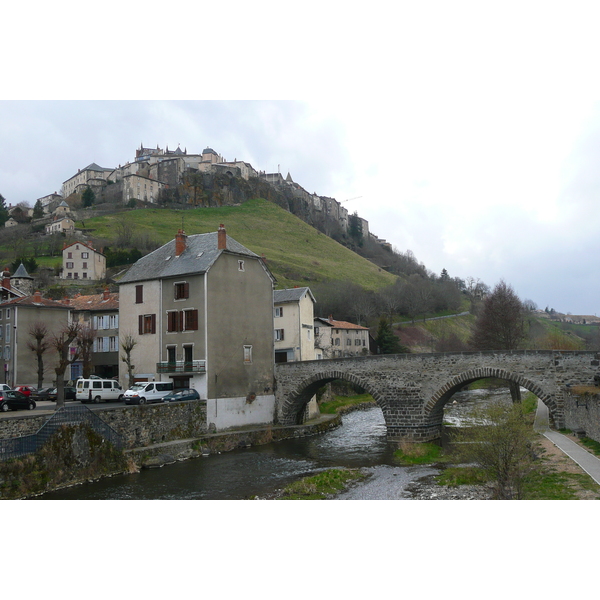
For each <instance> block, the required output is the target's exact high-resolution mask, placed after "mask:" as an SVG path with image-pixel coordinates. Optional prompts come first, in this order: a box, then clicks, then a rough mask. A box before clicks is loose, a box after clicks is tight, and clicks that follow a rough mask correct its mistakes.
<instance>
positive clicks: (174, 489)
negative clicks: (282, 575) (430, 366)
mask: <svg viewBox="0 0 600 600" xmlns="http://www.w3.org/2000/svg"><path fill="white" fill-rule="evenodd" d="M499 398H500V399H504V400H506V401H510V394H509V393H508V391H507V390H501V391H499V392H498V391H495V392H490V391H488V390H475V391H471V392H461V393H459V394H455V395H454V396H453V398H452V401H456V402H455V403H452V404H449V405H447V408H446V411H445V414H444V420H445V421H446V422H448V423H452V424H454V425H458V424H460V423H461V422H463V423H464V422H465V421H466V420H467V419H468V413H469V411H470V410H471V408H472V407H473V406H475V405H482V404H485V403H486V402H490V401H494V400H496V399H499ZM395 449H396V445H395V444H393V443H390V442H387V440H386V429H385V422H384V419H383V414H382V412H381V410H380V409H379V408H370V409H368V410H363V411H356V412H352V413H349V414H347V415H345V416H344V417H343V424H342V426H341V427H338V428H337V429H335V430H333V431H330V432H328V433H325V434H321V435H315V436H312V437H308V438H301V439H293V440H284V441H281V442H277V443H273V444H267V445H265V446H255V447H251V448H247V449H242V450H234V451H232V452H225V453H223V454H215V455H210V456H208V457H203V458H197V459H190V460H186V461H182V462H178V463H175V464H172V465H166V466H164V467H162V468H160V469H143V470H141V471H140V472H139V473H134V474H127V475H118V476H114V477H110V478H106V479H102V480H99V481H94V482H89V483H85V484H83V485H78V486H73V487H70V488H66V489H64V490H60V491H57V492H51V493H48V494H44V495H42V496H38V499H49V500H105V499H114V500H150V499H162V500H241V499H247V498H255V497H257V498H268V497H269V496H270V495H272V494H273V493H274V492H275V491H276V490H278V489H281V488H283V487H285V486H286V485H287V484H288V483H290V482H292V481H295V480H296V479H299V478H301V477H304V476H307V475H311V474H314V473H316V472H318V471H320V470H324V469H328V468H332V467H361V468H365V469H366V470H368V471H369V472H370V473H371V477H369V478H368V480H367V481H366V482H365V483H362V484H358V485H356V486H353V487H352V488H351V489H350V490H349V491H347V492H345V493H343V494H341V495H340V496H339V499H348V500H351V499H373V500H374V499H409V498H410V494H409V493H408V492H407V491H406V486H407V485H408V484H410V483H411V482H414V481H416V480H417V479H420V478H422V477H425V476H427V475H432V474H435V473H437V472H438V470H437V469H435V468H432V467H401V466H398V465H397V464H396V463H395V462H394V458H393V453H394V450H395Z"/></svg>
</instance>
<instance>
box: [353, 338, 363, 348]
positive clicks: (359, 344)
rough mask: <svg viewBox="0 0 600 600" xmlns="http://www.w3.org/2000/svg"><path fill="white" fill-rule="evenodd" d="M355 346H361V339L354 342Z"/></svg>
mask: <svg viewBox="0 0 600 600" xmlns="http://www.w3.org/2000/svg"><path fill="white" fill-rule="evenodd" d="M354 345H355V346H361V343H360V339H358V338H356V339H355V340H354Z"/></svg>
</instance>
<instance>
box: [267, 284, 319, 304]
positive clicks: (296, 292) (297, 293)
mask: <svg viewBox="0 0 600 600" xmlns="http://www.w3.org/2000/svg"><path fill="white" fill-rule="evenodd" d="M306 293H308V294H309V295H310V297H311V298H312V299H313V302H315V298H314V296H313V295H312V292H311V291H310V288H307V287H299V288H290V289H287V290H275V291H274V293H273V302H274V303H275V304H279V303H282V302H298V301H299V300H301V299H302V298H303V297H304V295H305V294H306Z"/></svg>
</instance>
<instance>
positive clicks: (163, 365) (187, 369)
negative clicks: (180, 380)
mask: <svg viewBox="0 0 600 600" xmlns="http://www.w3.org/2000/svg"><path fill="white" fill-rule="evenodd" d="M156 371H157V373H206V361H205V360H192V361H185V360H177V361H175V362H169V361H165V362H159V363H156Z"/></svg>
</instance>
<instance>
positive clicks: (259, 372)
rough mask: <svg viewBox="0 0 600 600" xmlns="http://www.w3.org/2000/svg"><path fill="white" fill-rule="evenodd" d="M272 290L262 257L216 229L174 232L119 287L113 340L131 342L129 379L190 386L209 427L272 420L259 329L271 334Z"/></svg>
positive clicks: (267, 359) (268, 366)
mask: <svg viewBox="0 0 600 600" xmlns="http://www.w3.org/2000/svg"><path fill="white" fill-rule="evenodd" d="M273 284H274V279H273V276H272V275H271V273H270V271H269V270H268V268H267V267H266V265H265V263H264V262H263V260H262V259H261V258H260V257H259V256H258V255H256V254H255V253H254V252H252V251H250V250H248V249H247V248H245V247H244V246H242V245H241V244H239V243H238V242H236V241H235V240H234V239H232V238H230V237H229V236H227V233H226V231H225V228H224V227H223V226H221V227H220V228H219V230H218V232H214V233H205V234H198V235H190V236H187V235H186V234H185V233H184V232H183V231H182V230H180V231H179V232H178V233H177V235H176V236H175V239H174V240H171V241H170V242H168V243H167V244H165V245H164V246H162V247H161V248H158V249H157V250H155V251H154V252H151V253H150V254H148V255H146V256H144V257H143V258H141V259H140V260H138V261H137V262H136V263H135V264H134V265H132V267H131V268H130V269H129V271H128V272H127V273H126V274H125V275H124V277H123V278H122V279H121V281H120V282H119V293H120V301H119V311H120V321H121V327H120V331H119V335H120V339H121V341H122V340H123V338H124V336H126V335H132V336H133V337H134V339H135V340H136V346H135V348H134V349H133V352H132V359H133V362H134V364H135V374H134V377H135V379H136V380H145V381H153V380H156V381H173V384H174V387H175V388H188V387H191V388H195V389H196V390H198V392H199V394H200V397H201V398H205V399H206V400H207V422H208V424H209V425H211V424H212V428H213V429H218V430H222V429H226V428H228V427H235V426H241V425H251V424H264V423H272V422H273V418H274V411H275V397H274V393H273V386H274V361H273V356H274V342H273V336H272V335H269V334H265V332H271V331H272V330H273ZM124 324H126V325H124ZM121 369H123V370H122V371H121V384H122V385H123V387H129V385H130V384H131V383H132V382H129V381H127V380H126V374H125V367H124V364H123V363H122V364H121Z"/></svg>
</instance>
